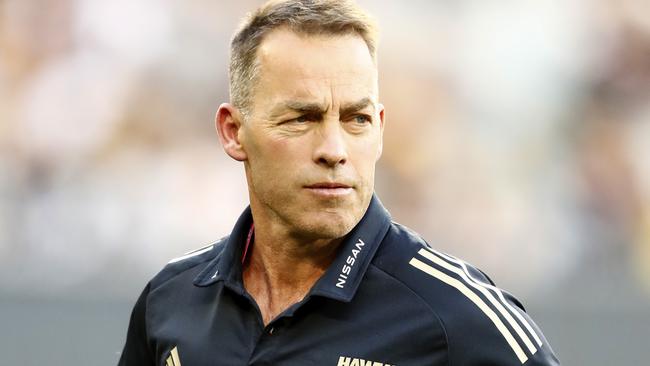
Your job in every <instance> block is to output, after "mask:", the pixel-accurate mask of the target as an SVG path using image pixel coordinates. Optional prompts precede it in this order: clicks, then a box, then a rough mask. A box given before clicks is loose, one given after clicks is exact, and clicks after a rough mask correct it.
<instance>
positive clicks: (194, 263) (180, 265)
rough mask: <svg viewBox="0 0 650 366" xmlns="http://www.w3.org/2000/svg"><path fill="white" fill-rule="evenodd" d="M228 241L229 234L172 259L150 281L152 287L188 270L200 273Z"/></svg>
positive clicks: (194, 273)
mask: <svg viewBox="0 0 650 366" xmlns="http://www.w3.org/2000/svg"><path fill="white" fill-rule="evenodd" d="M227 241H228V236H225V237H223V238H221V239H219V240H217V241H215V242H213V243H211V244H208V245H205V246H203V247H200V248H198V249H194V250H192V251H189V252H187V253H185V254H183V255H181V256H179V257H176V258H174V259H172V260H170V261H169V262H168V263H167V264H166V265H165V266H164V267H163V269H162V270H161V271H160V272H158V274H157V275H156V276H154V278H153V279H152V280H151V281H150V286H151V289H152V290H153V289H155V288H157V287H159V286H161V285H163V284H164V283H166V282H169V281H170V280H172V279H173V278H176V277H178V276H180V275H182V274H187V273H188V272H192V273H191V274H192V275H196V274H198V273H199V272H200V271H202V270H203V268H205V267H206V266H207V265H208V264H209V263H210V262H211V261H212V260H214V259H215V258H216V257H218V256H219V254H220V253H221V251H223V248H224V247H225V243H226V242H227Z"/></svg>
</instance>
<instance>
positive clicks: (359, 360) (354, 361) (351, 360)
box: [336, 356, 395, 366]
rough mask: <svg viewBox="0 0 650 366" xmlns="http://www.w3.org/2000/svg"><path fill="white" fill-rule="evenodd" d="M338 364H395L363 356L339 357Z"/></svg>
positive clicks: (363, 365) (355, 365) (368, 365)
mask: <svg viewBox="0 0 650 366" xmlns="http://www.w3.org/2000/svg"><path fill="white" fill-rule="evenodd" d="M336 366H395V365H393V364H389V363H381V362H377V361H370V360H364V359H363V358H354V357H344V356H341V357H339V363H337V364H336Z"/></svg>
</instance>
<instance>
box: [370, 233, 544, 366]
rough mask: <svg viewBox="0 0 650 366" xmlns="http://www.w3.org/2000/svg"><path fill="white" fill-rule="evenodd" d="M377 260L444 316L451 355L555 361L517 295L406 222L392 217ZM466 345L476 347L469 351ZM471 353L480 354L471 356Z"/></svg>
mask: <svg viewBox="0 0 650 366" xmlns="http://www.w3.org/2000/svg"><path fill="white" fill-rule="evenodd" d="M373 264H374V265H375V266H376V267H378V268H379V269H380V270H381V271H383V272H385V273H386V274H388V275H389V276H391V277H392V278H393V279H394V280H397V281H399V282H400V283H401V284H402V285H403V286H405V287H406V288H407V289H408V291H410V292H411V293H413V294H415V295H416V296H417V297H418V298H419V299H420V300H421V301H422V302H424V303H425V304H426V305H427V306H428V308H429V309H430V310H431V313H432V314H433V316H435V317H437V318H438V319H439V320H440V323H441V324H442V325H443V327H444V328H445V334H446V337H447V343H448V345H449V352H450V357H451V358H452V359H454V360H462V361H461V362H460V363H465V362H467V363H470V364H474V363H472V362H475V361H476V362H479V361H480V360H481V359H483V360H497V361H495V362H496V363H495V364H500V365H511V364H519V363H524V362H526V360H528V359H534V360H535V361H534V362H532V363H531V364H532V365H538V364H539V365H551V364H553V365H554V364H556V363H555V362H557V360H556V359H555V356H553V352H552V350H551V349H550V347H549V346H548V344H547V342H546V340H545V339H544V337H543V335H542V334H541V332H540V330H539V328H538V327H537V326H536V325H535V323H534V322H533V321H532V319H530V317H529V316H528V314H526V312H525V310H524V307H523V305H522V304H521V303H520V302H519V301H518V300H517V299H516V298H515V297H514V296H512V295H511V294H509V293H508V292H506V291H503V290H501V289H500V288H498V287H496V286H495V284H494V283H493V282H492V280H491V279H490V278H489V277H488V276H487V275H486V274H485V273H483V272H482V271H481V270H479V269H478V268H477V267H475V266H473V265H471V264H469V263H467V262H465V261H463V260H461V259H459V258H456V257H454V256H451V255H448V254H445V253H442V252H440V251H437V250H435V249H433V248H432V247H431V246H430V245H429V244H428V243H427V242H426V241H425V240H424V239H422V237H421V236H420V235H418V234H417V233H415V232H414V231H412V230H410V229H408V228H407V227H405V226H403V225H400V224H398V223H392V225H391V229H390V230H389V231H388V233H387V235H386V237H385V238H384V241H383V242H382V245H381V247H380V250H379V251H378V253H377V256H376V258H375V260H373ZM477 345H481V346H480V347H479V346H477ZM467 347H473V348H474V349H475V352H474V353H473V354H472V355H468V354H467V352H464V350H465V349H467ZM540 351H541V352H540ZM473 357H474V358H476V360H473V361H472V360H470V359H472V358H473ZM470 361H471V362H470ZM538 362H539V363H538ZM479 363H480V362H479Z"/></svg>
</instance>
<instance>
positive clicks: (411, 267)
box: [373, 222, 494, 306]
mask: <svg viewBox="0 0 650 366" xmlns="http://www.w3.org/2000/svg"><path fill="white" fill-rule="evenodd" d="M373 265H375V266H376V267H378V268H379V269H380V270H382V271H384V272H386V273H387V274H388V275H390V276H392V277H394V278H395V279H396V280H397V281H399V282H401V283H402V284H403V285H404V286H406V287H409V288H410V290H411V291H413V292H415V293H416V294H417V295H418V296H419V297H420V298H422V300H424V301H425V302H427V303H429V304H430V305H431V306H434V305H436V304H437V303H439V302H441V301H446V302H455V301H462V302H465V301H468V299H467V297H466V296H463V293H462V292H461V291H460V290H458V289H459V288H464V287H468V288H472V289H475V290H476V288H477V287H482V288H487V287H490V286H491V287H493V286H494V283H493V282H492V280H491V279H490V278H489V277H488V276H487V275H486V274H485V273H484V272H482V271H481V270H479V269H478V268H477V267H475V266H473V265H471V264H469V263H467V262H465V261H463V260H461V259H459V258H457V257H454V256H452V255H449V254H446V253H443V252H440V251H437V250H436V249H434V248H433V247H432V246H431V245H430V244H429V243H428V242H427V241H426V240H425V239H423V238H422V236H420V235H419V234H418V233H416V232H415V231H413V230H411V229H409V228H408V227H406V226H404V225H401V224H399V223H397V222H392V223H391V228H390V229H389V231H388V233H387V234H386V236H385V238H384V240H383V242H382V245H381V247H380V249H379V251H378V253H377V255H376V257H375V259H374V260H373ZM450 288H454V289H456V290H458V291H455V292H452V294H453V296H450V295H451V294H448V293H446V292H449V291H448V290H449V289H450ZM441 291H442V292H445V293H446V294H445V295H446V296H444V297H441V296H440V295H441ZM477 291H480V290H477Z"/></svg>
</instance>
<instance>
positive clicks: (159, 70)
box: [0, 0, 650, 301]
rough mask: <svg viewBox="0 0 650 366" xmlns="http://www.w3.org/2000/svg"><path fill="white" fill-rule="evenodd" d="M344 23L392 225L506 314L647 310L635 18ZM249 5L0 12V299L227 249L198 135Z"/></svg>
mask: <svg viewBox="0 0 650 366" xmlns="http://www.w3.org/2000/svg"><path fill="white" fill-rule="evenodd" d="M360 2H361V3H362V5H363V6H364V7H366V8H367V9H369V10H370V12H371V13H373V14H374V15H375V16H376V17H377V18H378V20H379V23H380V27H381V45H380V56H379V57H380V58H379V60H380V61H379V65H380V93H381V101H382V103H383V104H384V105H385V106H386V111H387V112H386V113H387V114H386V116H387V117H386V118H387V122H386V123H387V124H386V130H385V136H384V139H385V142H384V143H385V147H384V155H383V157H382V159H381V160H380V163H379V165H378V173H377V176H378V181H377V192H378V194H379V197H380V198H381V199H382V201H383V202H384V203H385V205H386V206H387V207H388V208H389V210H390V211H391V213H392V214H393V217H394V219H395V220H396V221H399V222H401V223H403V224H405V225H407V226H409V227H412V228H413V229H415V230H416V231H418V232H420V233H421V234H423V236H424V237H425V238H426V239H427V240H428V241H429V242H431V244H432V245H433V246H434V247H437V248H439V249H440V250H443V251H445V252H449V253H452V254H454V255H457V256H459V257H462V258H465V259H467V260H468V261H470V262H473V263H475V264H477V265H479V266H480V267H482V268H483V269H485V270H486V272H488V273H490V274H491V275H492V276H493V279H495V280H496V281H497V283H503V282H505V283H506V284H507V285H508V286H509V287H510V288H513V289H514V291H515V292H516V293H520V294H521V293H523V294H524V295H526V294H532V293H548V292H552V291H554V290H556V289H557V288H559V287H563V286H568V287H571V286H574V285H575V284H578V283H579V284H580V286H585V287H594V288H595V287H599V286H603V284H604V285H606V286H610V287H611V288H616V287H620V286H622V285H625V286H631V287H634V288H639V289H644V290H642V291H646V293H647V294H650V3H649V2H647V1H634V0H620V1H617V0H571V1H560V0H544V1H530V2H517V1H502V2H483V1H481V2H477V1H464V0H462V1H453V2H448V1H421V0H420V1H409V2H397V1H389V0H387V1H370V0H367V1H360ZM258 3H259V1H250V0H248V1H210V0H192V1H171V0H162V1H160V0H155V1H154V0H137V1H133V0H113V1H100V0H42V1H22V0H3V1H0V292H11V293H16V292H17V293H20V292H21V291H25V290H24V289H25V288H26V286H27V285H28V284H29V285H30V290H29V291H32V292H33V291H36V292H41V293H46V294H47V293H60V292H66V291H67V292H79V291H86V292H93V291H95V292H101V293H102V294H104V295H108V296H125V297H132V296H133V293H134V289H137V288H140V287H141V286H142V285H143V284H144V282H143V281H141V280H140V278H147V277H150V276H151V275H152V274H153V273H155V271H157V270H158V269H159V268H160V267H161V266H162V265H163V264H164V263H165V262H166V261H167V260H169V259H171V258H173V257H175V256H178V255H180V254H182V253H183V252H185V251H188V250H191V249H193V248H197V247H199V246H202V245H204V244H207V243H209V242H211V241H213V240H216V239H218V238H219V237H221V236H223V235H226V234H227V233H229V231H230V229H231V226H232V225H233V224H234V221H235V219H236V217H237V216H238V214H239V213H240V212H241V210H242V209H243V208H244V207H245V205H246V202H247V190H246V183H245V180H244V174H243V168H242V166H241V165H240V164H238V163H236V162H234V161H231V160H230V159H229V158H228V157H227V156H226V155H225V154H224V153H223V152H222V151H221V149H220V147H219V145H218V141H217V138H216V134H215V132H214V128H213V118H214V113H215V111H216V109H217V107H218V105H219V103H220V102H223V101H227V100H228V85H227V62H228V43H229V39H230V36H231V34H232V31H233V30H234V28H235V27H236V25H237V23H238V19H239V18H240V17H241V16H242V15H243V14H245V13H246V12H247V11H249V10H250V9H252V8H254V7H255V6H256V5H257V4H258ZM134 278H137V279H138V280H133V279H134ZM35 283H36V284H37V285H36V286H34V284H35ZM548 301H553V299H550V300H548Z"/></svg>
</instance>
